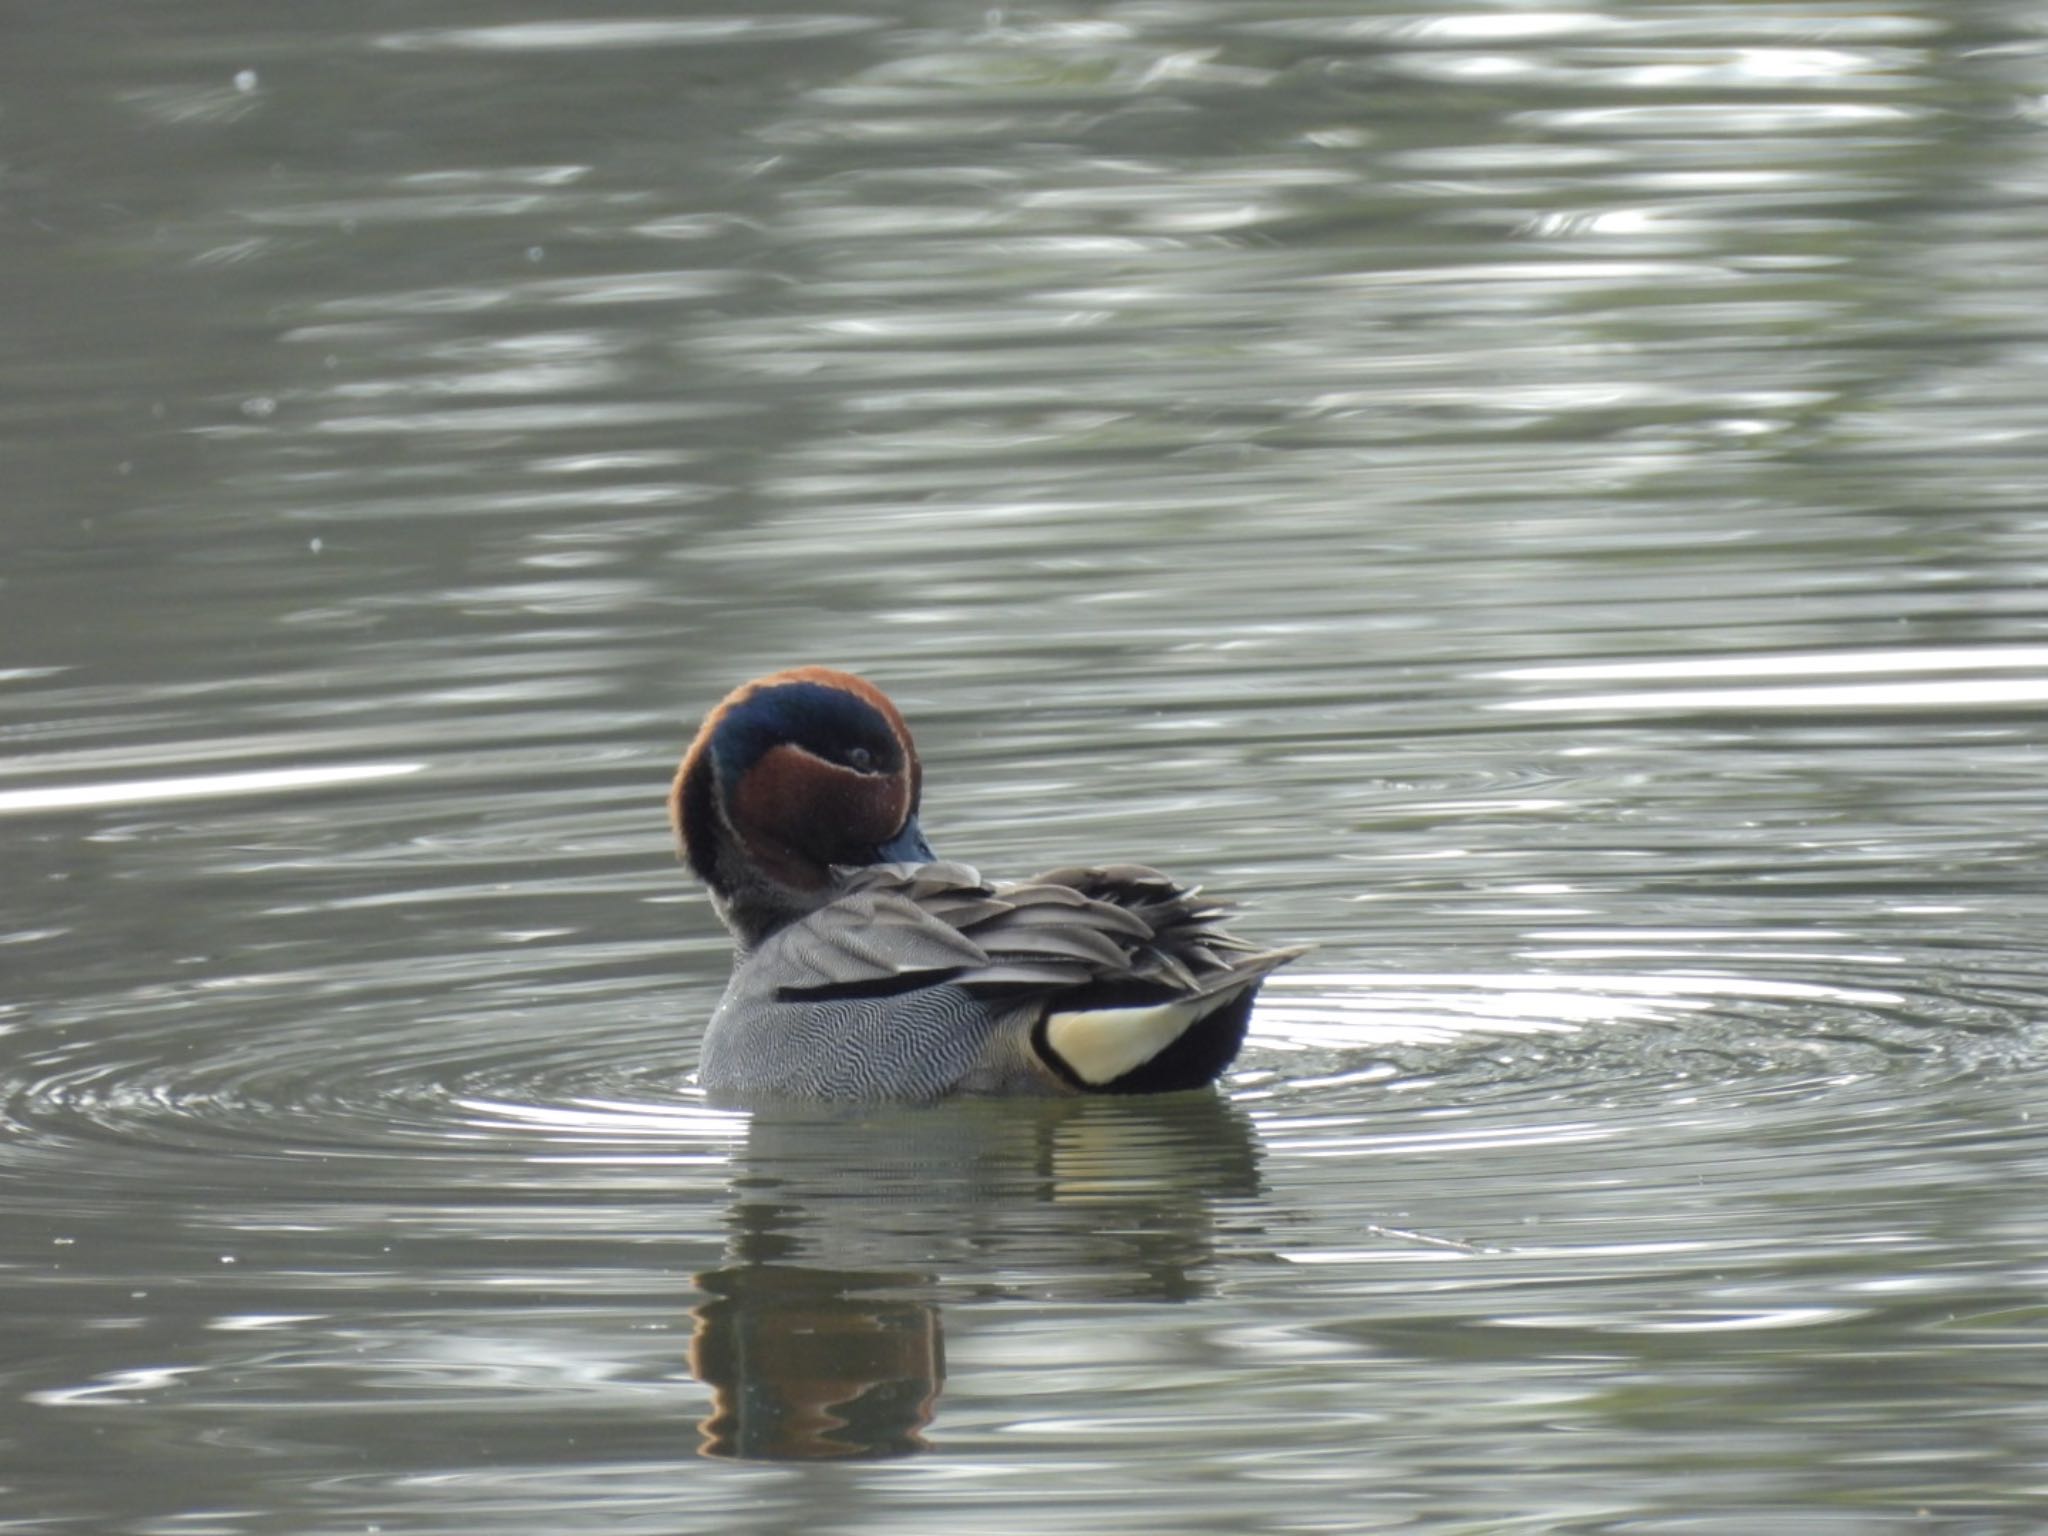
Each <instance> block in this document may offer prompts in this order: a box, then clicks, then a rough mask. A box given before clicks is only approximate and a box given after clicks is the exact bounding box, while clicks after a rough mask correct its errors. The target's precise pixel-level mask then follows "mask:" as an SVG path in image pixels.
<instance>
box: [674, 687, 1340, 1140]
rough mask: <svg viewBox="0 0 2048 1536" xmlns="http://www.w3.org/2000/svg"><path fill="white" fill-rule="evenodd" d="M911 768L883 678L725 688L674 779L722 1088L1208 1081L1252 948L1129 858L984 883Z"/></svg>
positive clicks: (1225, 1040) (1257, 970) (1013, 1089)
mask: <svg viewBox="0 0 2048 1536" xmlns="http://www.w3.org/2000/svg"><path fill="white" fill-rule="evenodd" d="M921 787H922V769H921V768H920V766H919V763H918V759H917V750H916V748H915V747H914V746H913V745H912V743H911V740H910V732H909V729H908V728H907V727H906V726H905V725H904V723H903V717H902V716H901V715H899V714H898V713H897V712H896V707H895V706H894V705H893V704H891V703H890V702H889V700H888V699H887V698H885V697H884V696H883V695H882V693H881V692H880V691H879V690H877V689H876V688H874V687H873V686H871V685H870V684H868V683H866V682H863V681H862V680H861V679H859V678H857V677H852V676H849V675H848V674H847V673H844V672H834V671H831V670H828V669H827V668H824V667H800V668H797V669H796V670H794V671H789V672H777V673H775V674H773V675H772V676H769V677H764V678H760V679H758V680H757V681H755V682H751V683H748V684H746V685H745V686H743V687H741V688H738V689H736V690H734V691H733V692H732V693H731V694H729V695H727V696H726V698H725V700H724V701H723V702H722V703H720V704H719V706H718V707H717V708H716V709H714V710H713V711H712V712H711V714H710V715H709V717H707V718H706V720H705V721H704V724H703V727H702V728H701V729H700V730H699V731H698V733H697V738H696V740H695V741H694V742H693V743H692V744H691V746H690V750H689V752H688V754H687V755H686V756H685V757H684V758H683V763H682V768H681V770H680V771H679V772H678V773H677V775H676V780H675V787H674V789H673V791H672V793H671V795H670V799H669V810H670V816H671V819H672V820H673V822H674V824H675V829H676V836H677V839H678V841H679V842H680V844H681V847H682V852H683V856H684V857H685V858H686V859H687V860H688V861H689V864H690V867H691V869H693V870H694V871H695V872H696V873H697V875H698V876H699V877H700V878H701V879H702V880H703V881H704V883H705V884H706V885H707V886H709V887H710V889H711V895H712V900H713V902H714V904H715V905H716V906H717V908H718V912H719V915H720V916H721V917H723V918H724V920H725V922H726V925H727V926H728V927H729V928H731V929H732V931H733V935H734V937H735V938H736V939H737V940H738V942H739V946H740V954H739V961H738V965H737V966H736V968H735V970H734V972H733V977H732V981H731V984H730V985H729V986H728V987H727V989H726V994H725V997H724V1000H723V1001H722V1002H721V1003H720V1004H719V1006H718V1011H717V1012H716V1013H715V1014H714V1015H713V1017H712V1020H711V1024H710V1027H709V1028H708V1029H707V1030H706V1032H705V1036H704V1050H703V1060H702V1063H701V1073H702V1078H703V1082H704V1086H705V1087H706V1088H707V1089H709V1090H711V1091H712V1092H713V1093H716V1094H722V1095H725V1096H728V1097H730V1096H748V1097H763V1096H777V1097H789V1098H808V1099H870V1100H872V1099H930V1098H937V1097H940V1096H943V1095H945V1094H949V1093H957V1092H994V1093H1040V1094H1060V1093H1089V1092H1093V1093H1154V1092H1162V1091H1167V1090H1171V1089H1179V1088H1193V1087H1199V1086H1201V1085H1202V1084H1204V1083H1208V1082H1211V1081H1213V1080H1214V1079H1215V1077H1216V1076H1217V1075H1218V1074H1219V1073H1220V1072H1222V1071H1223V1069H1224V1068H1225V1067H1227V1066H1228V1065H1229V1064H1230V1062H1231V1060H1232V1058H1234V1057H1235V1056H1236V1055H1237V1050H1238V1047H1239V1045H1241V1044H1242V1043H1243V1040H1244V1032H1245V1025H1246V1023H1247V1021H1248V1020H1249V1018H1250V1016H1251V1006H1252V998H1253V995H1254V994H1255V993H1256V992H1257V991H1258V986H1259V982H1260V981H1261V980H1262V979H1263V978H1264V977H1265V976H1266V974H1267V972H1269V971H1271V970H1273V969H1274V968H1275V967H1276V966H1279V965H1282V964H1284V963H1285V962H1286V961H1288V960H1290V959H1292V958H1293V957H1294V956H1295V955H1297V954H1299V953H1300V951H1299V950H1292V949H1275V950H1260V949H1258V948H1256V947H1255V946H1253V945H1251V944H1248V943H1246V942H1245V941H1244V940H1242V939H1238V938H1234V937H1232V936H1231V935H1229V934H1228V933H1226V932H1224V931H1223V929H1222V928H1221V927H1219V926H1218V923H1219V920H1220V919H1221V918H1222V917H1223V916H1224V915H1225V913H1226V909H1225V908H1224V907H1222V906H1220V905H1218V904H1215V903H1211V902H1203V901H1198V900H1197V899H1196V893H1195V892H1194V891H1193V890H1191V889H1188V888H1185V887H1182V886H1179V885H1176V884H1175V883H1174V882H1173V881H1171V880H1169V879H1168V878H1167V877H1166V876H1165V875H1162V874H1160V873H1159V872H1158V871H1157V870H1152V869H1146V868H1144V867H1142V866H1140V865H1135V864H1123V865H1110V866H1106V867H1101V868H1078V867H1077V868H1069V869H1058V870H1054V871H1052V872H1050V873H1048V874H1044V875H1040V876H1039V877H1038V878H1037V879H1035V880H1027V881H1023V882H1021V883H1019V884H1015V885H1002V886H996V885H990V884H988V883H986V882H984V881H983V880H982V878H981V877H980V876H979V875H978V874H976V873H975V872H974V871H973V870H972V869H969V868H967V867H966V866H965V865H961V864H947V863H937V862H934V861H933V855H932V851H931V848H930V846H929V845H928V844H927V843H926V842H925V839H924V833H923V832H922V831H921V830H920V828H919V826H918V821H917V810H918V798H919V791H920V789H921Z"/></svg>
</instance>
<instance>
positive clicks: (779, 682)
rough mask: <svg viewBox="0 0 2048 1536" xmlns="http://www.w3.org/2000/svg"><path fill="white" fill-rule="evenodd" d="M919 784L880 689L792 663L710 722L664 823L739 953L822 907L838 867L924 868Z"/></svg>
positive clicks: (907, 744) (732, 697)
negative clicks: (707, 889)
mask: <svg viewBox="0 0 2048 1536" xmlns="http://www.w3.org/2000/svg"><path fill="white" fill-rule="evenodd" d="M922 788H923V770H922V769H921V767H920V766H919V764H918V761H917V749H916V747H915V746H913V745H912V744H911V740H910V730H909V727H907V726H906V725H905V724H904V723H903V717H902V716H901V715H900V714H898V713H897V712H896V706H895V705H893V704H891V703H890V702H889V700H888V699H887V697H885V696H884V695H883V693H882V691H881V690H880V689H878V688H876V687H875V686H874V685H873V684H871V683H868V682H865V681H863V680H862V679H860V678H858V677H855V676H853V675H852V674H851V673H847V672H835V671H833V670H832V669H831V668H829V667H797V668H794V669H792V670H790V671H787V672H776V673H772V674H770V675H769V676H767V677H762V678H756V679H755V680H754V681H753V682H750V683H746V684H744V685H742V686H741V687H738V688H735V689H734V690H733V691H732V692H731V693H729V694H727V695H726V696H725V698H724V700H723V701H721V702H720V703H719V705H718V707H717V708H716V709H714V710H712V711H711V713H710V714H709V715H708V716H706V717H705V720H704V724H703V725H702V726H701V727H699V729H698V731H697V738H696V740H695V741H693V742H691V743H690V749H689V751H688V752H686V753H685V754H684V755H683V763H682V767H681V769H680V770H679V771H678V772H677V774H676V779H675V785H674V787H673V788H672V789H671V790H670V792H669V820H670V822H671V823H672V824H673V825H674V827H675V831H676V841H677V844H678V846H679V847H680V849H681V852H682V856H683V858H684V859H685V860H686V861H687V862H688V864H689V866H690V868H691V869H692V870H693V871H695V872H696V875H697V878H698V879H700V880H702V881H703V882H704V883H705V885H707V886H709V887H710V889H711V895H712V899H713V901H714V902H715V903H716V905H717V907H718V911H719V916H721V917H722V918H723V919H724V920H725V923H726V926H727V927H729V928H731V929H732V931H733V934H734V936H735V937H736V938H738V939H739V941H740V943H741V945H742V946H743V947H744V946H751V945H753V944H756V943H758V942H760V940H762V939H763V938H765V937H767V935H768V934H770V933H773V932H774V931H775V930H776V929H777V928H779V927H781V926H782V925H783V924H785V923H787V922H790V921H792V920H793V919H795V918H797V917H801V916H802V915H803V914H804V913H806V912H809V911H811V910H812V909H813V908H815V907H818V906H820V905H822V904H823V903H824V902H825V901H827V900H828V899H830V897H831V895H832V891H833V887H834V875H833V871H834V869H835V868H838V867H844V866H849V865H862V864H891V863H904V864H918V863H925V862H927V861H929V860H930V859H931V857H932V851H931V848H930V847H929V846H928V845H927V844H926V842H925V840H924V834H923V832H922V831H921V830H919V828H918V824H917V807H918V797H919V794H920V791H921V790H922Z"/></svg>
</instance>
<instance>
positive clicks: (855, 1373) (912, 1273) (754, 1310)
mask: <svg viewBox="0 0 2048 1536" xmlns="http://www.w3.org/2000/svg"><path fill="white" fill-rule="evenodd" d="M1256 1147H1257V1141H1256V1137H1255V1135H1254V1133H1253V1131H1252V1129H1251V1126H1250V1123H1249V1122H1248V1121H1247V1120H1246V1119H1245V1118H1244V1116H1243V1115H1242V1114H1240V1113H1238V1112H1237V1111H1236V1110H1234V1109H1233V1108H1232V1107H1231V1106H1229V1105H1228V1104H1225V1103H1223V1102H1221V1101H1220V1100H1218V1099H1217V1098H1215V1097H1214V1096H1213V1095H1210V1094H1187V1095H1174V1096H1171V1097H1167V1098H1163V1099H1160V1100H1157V1101H1153V1102H1135V1103H1128V1104H1127V1103H1123V1102H1082V1103H1063V1102H1054V1103H1046V1104H1037V1103H1024V1104H1009V1103H1003V1104H981V1103H969V1104H949V1105H940V1106H936V1107H933V1108H928V1109H922V1110H916V1111H910V1112H901V1111H885V1112H883V1113H881V1114H880V1115H873V1114H863V1115H860V1116H858V1117H856V1116H853V1115H850V1114H848V1113H846V1112H844V1111H839V1112H826V1111H811V1112H806V1111H799V1110H794V1109H782V1110H773V1111H768V1112H766V1113H764V1114H762V1115H760V1116H757V1117H756V1118H755V1119H754V1120H753V1122H752V1123H751V1125H750V1126H749V1129H748V1133H747V1139H746V1143H745V1146H744V1148H743V1149H742V1151H741V1152H740V1154H739V1158H738V1162H737V1165H736V1169H735V1173H734V1177H733V1183H732V1199H731V1204H730V1206H729V1207H728V1210H727V1217H726V1222H727V1228H728V1234H729V1237H728V1259H729V1262H728V1263H727V1264H726V1265H725V1266H724V1267H722V1268H720V1269H717V1270H715V1271H711V1272H709V1273H706V1274H703V1275H699V1276H698V1277H697V1283H698V1285H700V1286H701V1287H702V1288H703V1289H704V1290H706V1291H708V1292H710V1293H711V1295H712V1297H713V1299H712V1300H711V1301H708V1302H706V1303H704V1304H703V1305H701V1306H699V1307H698V1308H697V1309H696V1311H695V1317H696V1320H697V1331H696V1336H695V1339H694V1340H693V1342H692V1345H691V1351H690V1366H691V1369H692V1371H694V1372H695V1373H696V1375H697V1377H698V1378H699V1379H700V1380H702V1381H703V1382H704V1383H705V1384H706V1385H707V1386H710V1387H711V1388H712V1389H713V1392H714V1394H715V1407H714V1412H713V1414H712V1416H711V1417H710V1418H709V1419H707V1420H706V1421H705V1422H704V1425H703V1436H704V1449H705V1454H707V1455H712V1456H738V1457H749V1458H755V1459H761V1460H796V1461H803V1460H823V1459H836V1458H840V1457H847V1456H887V1455H899V1454H905V1453H908V1452H912V1451H919V1450H923V1449H925V1448H926V1440H925V1438H924V1431H925V1430H926V1428H927V1427H928V1426H930V1424H931V1423H932V1421H933V1418H934V1416H935V1414H936V1410H937V1403H938V1399H939V1393H940V1389H941V1388H942V1386H943V1385H944V1380H945V1364H944V1348H945V1347H944V1337H945V1329H944V1323H943V1315H942V1313H943V1309H942V1308H941V1307H940V1306H939V1304H938V1302H937V1301H936V1300H935V1299H933V1298H935V1297H936V1296H937V1295H938V1294H940V1291H939V1287H940V1284H941V1272H940V1269H938V1268H903V1269H887V1268H880V1267H877V1266H880V1265H884V1264H888V1263H890V1262H892V1261H895V1262H899V1263H902V1264H905V1265H913V1264H924V1265H931V1264H933V1263H934V1261H940V1262H951V1261H954V1256H965V1255H967V1254H972V1255H973V1256H974V1260H975V1262H976V1264H977V1265H979V1266H993V1267H995V1268H997V1269H1014V1270H1016V1271H1018V1272H1020V1273H1029V1274H1031V1275H1033V1276H1035V1277H1036V1279H1035V1282H1034V1283H1033V1284H1032V1286H1031V1292H1032V1294H1033V1295H1034V1296H1035V1297H1036V1298H1037V1299H1039V1300H1046V1299H1051V1298H1054V1297H1057V1298H1058V1299H1061V1300H1064V1301H1075V1300H1092V1301H1104V1300H1108V1301H1123V1302H1147V1301H1152V1302H1185V1301H1189V1300H1192V1299H1195V1298H1197V1297H1199V1296H1201V1295H1204V1294H1206V1293H1207V1291H1208V1288H1209V1283H1208V1280H1207V1277H1208V1276H1209V1275H1210V1273H1211V1271H1212V1270H1213V1267H1214V1265H1215V1254H1214V1252H1213V1233H1212V1231H1211V1226H1212V1206H1213V1205H1214V1203H1215V1202H1218V1201H1243V1200H1247V1199H1250V1198H1252V1197H1253V1196H1255V1195H1257V1194H1258V1192H1259V1178H1258V1160H1257V1152H1256ZM856 1263H857V1264H858V1265H859V1266H861V1267H857V1268H856V1267H848V1266H849V1265H850V1264H856ZM984 1299H986V1298H985V1297H984Z"/></svg>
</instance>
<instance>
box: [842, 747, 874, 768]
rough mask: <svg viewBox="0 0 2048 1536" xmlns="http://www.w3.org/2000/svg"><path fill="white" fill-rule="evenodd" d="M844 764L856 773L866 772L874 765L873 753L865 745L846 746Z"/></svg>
mask: <svg viewBox="0 0 2048 1536" xmlns="http://www.w3.org/2000/svg"><path fill="white" fill-rule="evenodd" d="M846 766H847V767H849V768H851V769H853V770H854V771H855V772H856V773H867V772H869V771H870V770H871V769H873V767H874V766H875V754H874V753H873V752H870V751H869V750H868V749H867V748H866V747H848V748H847V749H846Z"/></svg>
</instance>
